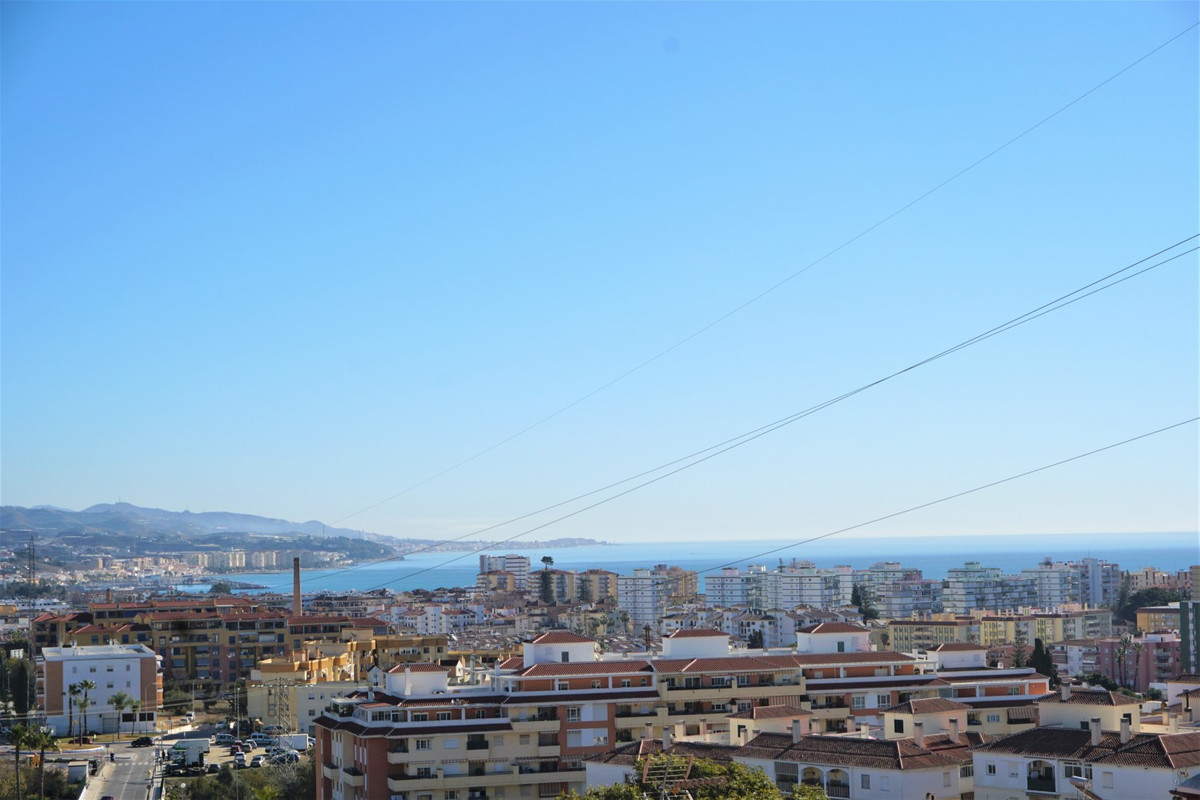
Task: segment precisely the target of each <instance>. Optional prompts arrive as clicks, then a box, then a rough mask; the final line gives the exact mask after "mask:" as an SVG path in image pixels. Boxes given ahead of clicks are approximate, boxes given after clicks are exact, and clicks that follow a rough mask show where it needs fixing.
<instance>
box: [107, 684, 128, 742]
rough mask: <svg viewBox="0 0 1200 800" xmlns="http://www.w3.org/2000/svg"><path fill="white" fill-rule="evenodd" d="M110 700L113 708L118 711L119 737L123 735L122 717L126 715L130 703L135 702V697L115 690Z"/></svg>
mask: <svg viewBox="0 0 1200 800" xmlns="http://www.w3.org/2000/svg"><path fill="white" fill-rule="evenodd" d="M108 702H109V703H110V704H112V707H113V710H114V711H116V712H117V737H118V738H119V737H120V736H121V717H122V716H124V715H125V709H127V708H129V704H130V703H132V702H133V698H131V697H130V696H129V695H127V694H125V693H124V692H113V695H112V697H110V698H109V699H108ZM101 727H103V726H101Z"/></svg>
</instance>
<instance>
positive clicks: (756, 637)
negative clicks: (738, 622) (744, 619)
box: [747, 628, 763, 650]
mask: <svg viewBox="0 0 1200 800" xmlns="http://www.w3.org/2000/svg"><path fill="white" fill-rule="evenodd" d="M747 646H748V647H749V648H750V649H751V650H762V649H763V632H762V631H761V630H759V629H757V628H755V629H754V630H752V631H750V637H749V639H748V640H747Z"/></svg>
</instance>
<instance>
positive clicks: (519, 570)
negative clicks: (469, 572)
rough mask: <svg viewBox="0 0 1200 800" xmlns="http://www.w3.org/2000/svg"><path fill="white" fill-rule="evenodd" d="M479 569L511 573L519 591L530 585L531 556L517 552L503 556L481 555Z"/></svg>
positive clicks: (481, 570)
mask: <svg viewBox="0 0 1200 800" xmlns="http://www.w3.org/2000/svg"><path fill="white" fill-rule="evenodd" d="M479 571H480V572H508V573H511V574H512V576H513V581H514V584H515V588H516V589H517V591H522V590H524V589H525V588H527V587H528V586H529V556H522V555H518V554H516V553H508V554H506V555H502V556H489V555H481V556H480V557H479Z"/></svg>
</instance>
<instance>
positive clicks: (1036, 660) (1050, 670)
mask: <svg viewBox="0 0 1200 800" xmlns="http://www.w3.org/2000/svg"><path fill="white" fill-rule="evenodd" d="M1029 666H1031V667H1033V668H1034V669H1036V670H1037V671H1038V673H1039V674H1042V675H1045V676H1046V677H1048V678H1049V679H1050V688H1051V689H1057V688H1058V686H1059V684H1061V683H1062V681H1061V680H1059V678H1058V665H1057V664H1055V663H1054V659H1053V658H1051V657H1050V651H1049V650H1047V649H1046V645H1045V644H1044V643H1043V642H1042V640H1041V639H1034V640H1033V654H1032V655H1030V656H1029Z"/></svg>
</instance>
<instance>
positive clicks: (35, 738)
mask: <svg viewBox="0 0 1200 800" xmlns="http://www.w3.org/2000/svg"><path fill="white" fill-rule="evenodd" d="M25 744H26V745H27V746H29V747H30V748H32V749H35V750H37V751H38V752H39V758H38V797H39V798H41V800H46V751H47V750H51V749H53V750H57V749H58V743H57V741H55V739H54V734H53V733H51V732H50V729H49V728H38V729H36V730H33V731H30V733H29V737H28V738H27V739H26V741H25Z"/></svg>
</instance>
